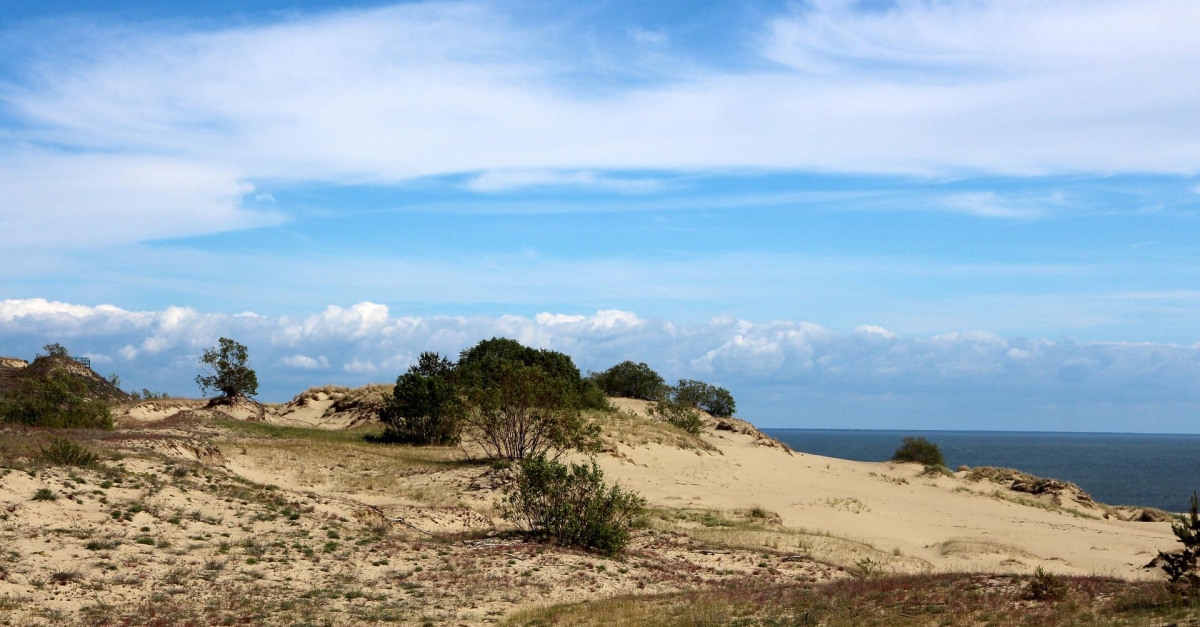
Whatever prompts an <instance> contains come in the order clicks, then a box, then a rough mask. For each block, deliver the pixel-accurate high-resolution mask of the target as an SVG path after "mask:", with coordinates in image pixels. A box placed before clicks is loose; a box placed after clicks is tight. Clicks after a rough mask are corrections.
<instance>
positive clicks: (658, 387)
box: [588, 361, 667, 401]
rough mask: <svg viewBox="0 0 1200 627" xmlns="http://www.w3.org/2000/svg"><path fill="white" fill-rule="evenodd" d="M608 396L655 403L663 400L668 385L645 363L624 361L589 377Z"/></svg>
mask: <svg viewBox="0 0 1200 627" xmlns="http://www.w3.org/2000/svg"><path fill="white" fill-rule="evenodd" d="M588 378H589V379H591V380H592V381H595V383H596V385H597V386H598V387H599V388H600V389H601V390H602V391H603V392H604V393H605V394H607V395H608V396H622V397H625V398H640V399H642V400H646V401H654V400H658V399H660V398H662V396H663V394H665V393H666V391H667V384H666V382H665V381H664V380H663V378H662V377H661V376H659V374H658V373H657V372H655V371H654V370H652V369H651V368H650V366H647V365H646V364H644V363H634V362H632V361H623V362H621V363H619V364H617V365H615V366H613V367H612V368H609V369H608V370H605V371H604V372H596V373H592V375H591V376H590V377H588Z"/></svg>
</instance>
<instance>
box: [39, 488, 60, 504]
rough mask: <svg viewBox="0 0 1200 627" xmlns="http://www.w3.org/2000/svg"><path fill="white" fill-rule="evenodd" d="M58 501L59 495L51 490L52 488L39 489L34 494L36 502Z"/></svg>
mask: <svg viewBox="0 0 1200 627" xmlns="http://www.w3.org/2000/svg"><path fill="white" fill-rule="evenodd" d="M56 499H58V495H57V494H55V493H54V492H52V491H51V490H50V488H38V491H37V492H34V493H33V500H35V501H54V500H56Z"/></svg>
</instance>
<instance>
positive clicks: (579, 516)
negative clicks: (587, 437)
mask: <svg viewBox="0 0 1200 627" xmlns="http://www.w3.org/2000/svg"><path fill="white" fill-rule="evenodd" d="M645 507H646V500H645V499H643V498H642V497H641V496H639V495H637V494H636V493H634V492H630V491H627V490H622V489H621V488H620V486H612V487H609V486H607V485H605V483H604V472H603V471H601V470H600V467H599V466H597V465H596V462H595V461H592V462H591V463H590V464H586V465H584V464H571V465H570V466H567V465H565V464H562V463H559V462H556V461H552V460H547V459H546V457H545V456H543V455H539V456H537V457H531V458H528V459H525V460H524V461H523V462H521V466H520V472H519V473H518V475H517V478H516V482H515V484H514V486H513V487H512V488H511V489H510V490H509V492H508V494H507V496H506V498H505V500H504V502H502V503H501V506H500V511H501V514H502V515H503V517H504V518H505V520H508V521H510V522H512V523H513V524H515V525H516V526H517V527H518V528H520V529H521V530H522V531H524V532H526V533H528V534H530V535H531V536H533V537H534V538H535V539H537V540H539V541H543V542H552V543H555V544H559V545H562V546H577V547H582V548H586V549H591V550H594V551H598V552H600V553H603V554H605V555H614V554H616V553H619V552H620V551H621V550H622V549H624V548H625V546H626V545H627V544H628V543H629V529H630V526H631V524H632V522H633V520H634V519H635V518H636V517H637V516H638V515H640V514H641V513H642V511H643V510H644V509H645Z"/></svg>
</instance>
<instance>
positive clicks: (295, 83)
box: [0, 0, 1200, 244]
mask: <svg viewBox="0 0 1200 627" xmlns="http://www.w3.org/2000/svg"><path fill="white" fill-rule="evenodd" d="M855 6H856V5H855V3H851V2H843V1H820V2H810V3H807V4H802V5H797V7H796V8H794V9H793V10H790V11H788V12H786V13H784V14H782V15H777V16H775V17H773V18H770V19H768V20H766V21H765V22H764V23H762V24H761V25H760V30H759V32H758V34H757V39H754V38H751V39H750V40H748V41H747V42H745V43H746V44H747V45H749V46H750V49H751V50H752V51H755V52H756V54H751V55H750V57H749V58H746V59H742V60H740V61H739V62H736V63H735V62H728V63H725V64H723V65H718V64H714V63H711V62H707V63H702V62H699V61H697V60H696V59H695V58H693V57H696V58H699V57H700V56H701V55H699V54H693V53H694V52H695V51H689V50H688V49H687V48H681V47H672V48H671V49H670V51H669V52H665V51H664V50H663V49H662V48H661V47H660V46H651V48H653V50H652V51H649V52H646V54H653V55H655V59H656V61H655V63H654V67H655V68H658V70H657V71H656V72H655V73H652V74H650V75H647V73H646V72H645V71H644V67H643V66H642V65H641V64H639V63H638V59H637V58H636V57H637V54H638V52H637V51H636V49H635V50H633V51H630V52H628V53H624V54H614V55H603V54H599V55H598V54H594V51H590V52H589V51H587V50H584V47H582V46H581V45H580V44H578V43H577V42H576V41H575V39H574V38H572V37H571V36H570V29H571V26H570V25H569V24H548V23H538V22H530V21H529V20H528V17H523V18H521V20H518V19H517V18H515V17H513V16H512V15H510V14H508V13H506V12H505V11H504V9H503V7H501V6H497V5H493V4H486V3H427V4H416V5H399V6H393V7H383V8H377V9H367V10H347V11H338V12H332V13H320V14H309V15H304V14H298V15H291V16H288V17H285V18H282V19H278V20H276V21H273V22H270V23H259V24H248V25H245V24H243V25H237V26H227V27H211V26H207V27H203V28H200V27H195V28H192V27H188V26H187V25H182V26H181V25H180V24H178V23H172V24H156V23H141V24H122V25H115V26H114V25H108V26H106V25H99V26H82V25H80V24H79V23H48V24H41V25H36V24H35V25H31V26H29V28H32V29H34V30H37V29H41V30H40V31H38V32H36V33H34V32H29V33H22V34H21V35H20V36H16V35H12V34H10V35H9V36H7V37H5V38H4V45H5V48H6V51H7V52H9V53H11V54H9V58H10V61H9V62H8V64H7V66H6V67H7V68H8V71H7V72H6V74H5V75H4V76H3V77H2V78H0V99H2V101H3V103H4V105H5V108H6V111H7V112H8V114H9V115H8V117H7V119H8V120H9V123H7V124H6V125H5V128H4V134H3V137H4V139H3V140H0V159H2V160H4V161H5V162H6V163H8V164H10V165H12V166H13V167H9V168H6V169H5V171H6V173H7V174H8V176H5V177H4V178H3V179H0V186H2V187H3V191H4V193H5V197H6V198H9V199H14V200H12V201H10V202H8V203H6V204H5V206H4V208H3V213H2V214H0V221H2V222H3V223H4V224H5V226H6V227H7V228H5V229H4V231H3V233H4V234H3V235H0V241H3V242H5V243H8V244H13V243H16V242H18V241H22V242H23V241H25V240H24V239H19V238H20V235H19V234H20V233H30V232H31V231H30V229H34V231H36V227H37V226H38V224H39V222H38V217H39V216H53V217H55V218H56V220H57V221H58V222H60V223H65V224H82V225H87V227H89V228H88V229H84V230H85V231H86V230H89V229H91V228H93V227H96V226H103V225H111V230H112V231H114V233H113V234H112V236H113V237H118V234H124V235H123V237H124V238H126V240H144V239H153V238H162V237H172V236H179V235H187V234H196V233H207V232H213V231H219V230H227V229H238V228H245V227H247V226H253V225H260V224H263V223H264V222H268V223H269V222H270V221H272V220H275V219H278V218H277V216H276V215H275V214H273V213H270V212H266V213H264V212H262V211H259V210H258V209H257V208H256V206H255V205H254V204H253V203H250V202H247V200H246V199H247V197H248V196H252V195H253V192H254V191H255V186H256V184H258V182H260V181H273V182H275V183H276V184H283V185H286V184H305V183H314V182H316V183H330V184H335V185H352V184H359V183H373V184H381V185H396V184H400V183H403V182H406V181H411V180H413V179H416V178H420V177H428V176H437V175H445V174H464V173H483V174H478V175H475V176H473V177H471V178H469V179H467V181H468V182H467V188H468V189H472V190H475V191H480V192H486V193H498V192H503V191H511V190H514V189H522V188H528V187H530V186H534V187H538V186H542V187H545V186H550V187H554V186H560V187H561V186H581V187H585V188H591V189H602V190H608V191H612V192H621V193H627V192H651V191H654V190H655V185H656V183H655V182H654V181H653V180H652V179H641V178H631V177H628V176H617V175H613V174H610V172H612V171H622V172H631V171H639V170H646V171H656V172H689V173H697V172H701V173H703V172H730V171H739V170H771V171H781V170H782V171H817V172H859V173H874V174H880V173H885V174H906V175H937V176H941V175H946V174H960V173H981V172H982V173H1000V174H1013V175H1030V174H1054V173H1075V172H1102V173H1103V172H1158V173H1177V174H1191V173H1194V172H1196V171H1197V169H1198V168H1200V148H1198V147H1197V146H1196V144H1195V142H1193V141H1191V140H1190V138H1191V137H1194V135H1195V131H1196V127H1195V120H1196V119H1197V113H1198V112H1200V94H1198V93H1196V91H1195V89H1194V88H1193V87H1192V86H1193V85H1195V84H1196V81H1195V80H1194V79H1195V70H1194V68H1195V67H1197V65H1200V43H1197V39H1196V38H1195V37H1194V33H1192V32H1191V29H1190V25H1191V24H1194V23H1195V22H1196V21H1197V20H1198V19H1200V15H1198V14H1197V12H1198V11H1200V8H1197V6H1196V5H1195V3H1193V2H1189V1H1187V0H1127V1H1123V2H1116V1H1114V0H1102V1H1098V2H1096V1H1087V2H1085V1H1082V0H1070V1H1067V2H1058V3H1052V4H1047V3H1037V2H1028V1H1020V2H1001V1H999V0H990V1H983V2H966V1H962V2H958V1H950V0H945V1H930V0H905V1H901V2H897V3H895V4H894V5H892V6H890V7H889V8H887V9H885V10H874V11H864V10H860V9H857V8H855ZM522 20H524V21H522ZM552 31H553V32H556V33H558V35H557V36H554V37H546V36H544V35H545V33H548V32H552ZM629 32H631V33H634V35H633V37H634V38H635V39H638V40H639V41H643V42H645V41H649V40H654V41H661V40H665V39H668V38H670V35H671V34H670V33H669V32H658V31H656V34H654V36H653V37H649V38H647V37H646V36H645V35H644V34H642V35H638V34H637V33H639V32H641V33H644V31H639V30H638V29H637V28H632V29H631V30H629ZM723 36H724V37H727V38H731V39H736V38H739V37H745V35H744V33H743V32H742V31H738V32H729V33H725V34H723ZM589 41H590V40H589ZM755 44H757V48H755V47H754V45H755ZM588 45H593V46H594V45H601V46H603V45H606V44H605V43H603V42H601V43H599V44H597V43H595V42H592V43H590V44H588ZM607 45H611V46H613V47H614V48H620V47H622V46H625V45H626V42H624V41H614V42H611V44H607ZM744 48H745V46H743V49H744ZM664 54H670V55H674V58H673V59H671V61H672V62H670V63H664V62H663V60H662V58H661V57H662V55H664ZM598 58H603V59H604V61H603V65H599V64H600V63H601V62H600V61H597V59H598ZM614 59H615V61H614ZM671 68H677V69H675V70H673V71H672V70H671ZM633 79H636V80H633ZM31 151H32V152H31ZM56 183H60V184H58V185H56ZM960 205H962V206H965V207H967V209H966V210H967V211H968V212H969V213H971V214H972V215H977V216H984V217H1024V213H1023V212H1022V211H1020V210H1018V209H1014V208H1012V207H1006V206H1001V205H998V204H996V203H991V204H988V203H981V202H979V199H976V200H975V201H974V202H973V203H966V204H965V205H963V204H962V203H960ZM101 216H103V218H102V217H101ZM106 235H107V234H106ZM85 239H86V234H85V233H74V234H69V236H68V237H65V238H63V240H62V241H63V242H64V244H66V243H79V242H80V241H82V240H85Z"/></svg>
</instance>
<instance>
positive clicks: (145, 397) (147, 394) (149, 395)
mask: <svg viewBox="0 0 1200 627" xmlns="http://www.w3.org/2000/svg"><path fill="white" fill-rule="evenodd" d="M129 396H130V397H132V398H133V400H135V401H152V400H154V399H156V398H171V395H170V394H167V393H166V392H161V393H157V394H156V393H154V392H151V391H150V390H149V389H147V388H142V392H141V393H140V394H139V393H137V392H130V393H129Z"/></svg>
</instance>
